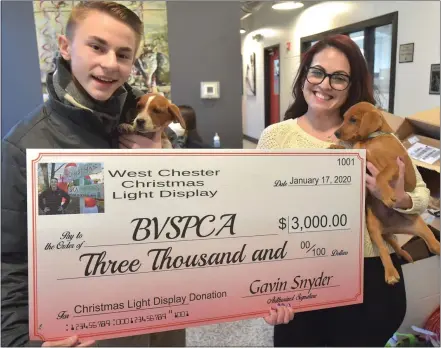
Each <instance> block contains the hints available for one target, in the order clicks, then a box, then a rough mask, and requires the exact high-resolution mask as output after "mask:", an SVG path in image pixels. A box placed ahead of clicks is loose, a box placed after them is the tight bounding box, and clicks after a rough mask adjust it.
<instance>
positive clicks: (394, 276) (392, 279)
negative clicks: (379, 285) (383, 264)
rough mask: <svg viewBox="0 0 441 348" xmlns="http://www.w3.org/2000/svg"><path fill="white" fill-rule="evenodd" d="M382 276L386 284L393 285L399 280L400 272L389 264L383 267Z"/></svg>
mask: <svg viewBox="0 0 441 348" xmlns="http://www.w3.org/2000/svg"><path fill="white" fill-rule="evenodd" d="M384 278H385V280H386V283H387V284H389V285H394V284H396V283H398V282H399V281H400V274H399V273H398V271H397V269H396V268H395V267H394V266H391V267H388V268H386V269H385V272H384Z"/></svg>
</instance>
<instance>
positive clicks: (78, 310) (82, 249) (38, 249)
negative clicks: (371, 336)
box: [27, 150, 365, 340]
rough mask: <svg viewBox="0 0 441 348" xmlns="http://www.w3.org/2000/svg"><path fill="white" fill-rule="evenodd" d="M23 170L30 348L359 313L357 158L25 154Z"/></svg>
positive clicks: (332, 153) (329, 153)
mask: <svg viewBox="0 0 441 348" xmlns="http://www.w3.org/2000/svg"><path fill="white" fill-rule="evenodd" d="M27 165H28V168H27V169H28V171H27V173H28V211H29V215H28V216H29V218H28V221H29V226H28V227H29V238H28V240H29V263H30V265H29V284H30V288H29V301H30V338H31V339H41V340H58V339H62V338H65V337H67V336H71V335H73V334H77V335H79V336H80V337H82V338H92V339H96V340H100V339H104V338H112V337H118V336H126V335H138V334H143V333H150V332H158V331H166V330H174V329H179V328H185V327H191V326H199V325H207V324H213V323H218V322H225V321H233V320H241V319H247V318H253V317H263V316H265V315H267V313H268V311H269V309H270V307H274V306H276V305H277V304H278V303H282V302H283V303H286V304H290V305H291V306H292V307H294V308H295V310H296V311H308V310H315V309H320V308H327V307H335V306H344V305H350V304H356V303H360V302H362V301H363V235H364V233H363V229H364V228H363V226H364V190H365V188H364V187H365V185H364V182H365V179H364V173H365V152H364V151H363V150H360V151H355V150H322V151H314V152H313V151H303V150H302V151H286V152H285V151H284V152H282V151H280V152H263V151H245V150H228V151H210V150H199V151H197V152H196V151H186V150H180V151H178V152H177V151H173V150H171V151H167V150H164V151H161V150H158V151H154V150H151V151H149V150H139V151H135V150H131V151H124V150H112V151H110V150H109V151H106V150H102V151H101V150H95V151H90V150H85V151H81V150H28V151H27ZM53 179H57V182H55V180H53ZM62 191H64V192H67V193H68V194H69V196H66V195H65V194H62Z"/></svg>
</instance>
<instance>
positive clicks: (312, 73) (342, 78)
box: [306, 67, 351, 91]
mask: <svg viewBox="0 0 441 348" xmlns="http://www.w3.org/2000/svg"><path fill="white" fill-rule="evenodd" d="M326 77H329V85H330V86H331V88H332V89H335V90H337V91H344V90H345V89H346V88H348V87H349V85H350V83H351V78H350V76H348V75H346V74H343V73H332V74H327V73H326V71H324V70H323V69H321V68H316V67H310V68H308V70H307V72H306V79H307V80H308V82H309V83H310V84H313V85H319V84H321V83H322V82H323V81H324V80H325V78H326Z"/></svg>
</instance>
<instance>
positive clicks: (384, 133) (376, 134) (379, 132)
mask: <svg viewBox="0 0 441 348" xmlns="http://www.w3.org/2000/svg"><path fill="white" fill-rule="evenodd" d="M389 134H392V133H388V132H382V131H376V132H373V133H371V134H369V135H368V139H372V138H376V137H378V136H380V135H389Z"/></svg>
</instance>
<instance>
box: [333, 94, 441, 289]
mask: <svg viewBox="0 0 441 348" xmlns="http://www.w3.org/2000/svg"><path fill="white" fill-rule="evenodd" d="M343 119H344V120H343V124H342V126H341V127H340V128H339V129H338V130H337V131H336V132H335V135H336V137H337V138H338V139H340V140H342V141H345V142H350V143H352V144H353V148H354V149H366V158H367V161H369V162H371V163H372V164H373V165H374V166H375V167H376V168H377V169H378V171H379V173H378V175H377V177H376V182H377V186H378V188H379V190H380V192H381V197H382V201H380V200H378V199H377V198H375V197H374V196H372V195H371V194H369V192H368V193H367V196H366V224H367V228H368V231H369V235H370V237H371V240H372V242H373V243H374V244H375V245H376V246H377V247H378V250H379V253H380V258H381V261H382V263H383V266H384V268H385V279H386V282H387V283H388V284H395V283H397V282H398V281H399V280H400V276H399V274H398V271H397V270H396V269H395V267H394V265H393V263H392V259H391V257H390V255H389V252H388V250H387V248H386V245H385V243H384V240H386V241H388V242H389V244H390V245H391V246H392V247H393V248H394V250H395V252H396V253H397V254H398V255H399V256H402V257H404V258H405V259H406V260H408V261H410V262H412V258H411V256H410V255H409V254H408V253H407V252H406V251H404V250H402V249H401V247H400V246H399V245H398V243H397V242H396V241H395V240H394V239H393V238H391V237H392V235H393V234H411V235H415V236H418V237H421V238H422V239H423V240H424V241H425V242H426V244H427V246H428V248H429V250H430V251H431V252H432V253H434V254H437V255H439V254H440V243H439V242H438V241H437V240H436V238H435V236H434V234H433V232H432V231H431V230H430V228H429V227H428V226H427V225H426V224H425V222H424V220H423V219H422V218H421V217H420V216H419V215H413V214H401V213H399V212H398V211H396V210H394V209H392V207H393V206H394V204H395V202H396V197H395V190H394V189H393V188H392V186H391V185H390V183H391V181H392V182H393V181H395V180H397V179H398V175H399V168H398V164H397V158H398V157H400V158H401V159H402V160H403V162H404V164H405V174H404V189H405V191H406V192H411V191H413V190H414V189H415V186H416V176H415V171H414V168H413V165H412V161H411V159H410V157H409V155H408V154H407V151H406V149H405V148H404V146H403V145H402V144H401V142H400V141H399V140H398V138H396V137H395V136H394V135H393V134H392V129H391V128H390V126H389V125H388V124H387V122H386V120H385V119H384V117H383V115H382V113H381V111H380V110H379V109H377V108H376V107H375V106H374V105H372V104H370V103H366V102H361V103H358V104H356V105H354V106H352V107H351V108H349V110H348V111H346V113H345V114H344V115H343ZM331 148H344V147H343V146H340V145H332V146H331ZM383 238H384V239H383Z"/></svg>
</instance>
